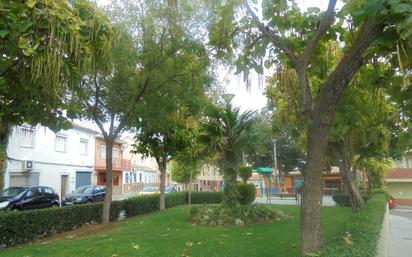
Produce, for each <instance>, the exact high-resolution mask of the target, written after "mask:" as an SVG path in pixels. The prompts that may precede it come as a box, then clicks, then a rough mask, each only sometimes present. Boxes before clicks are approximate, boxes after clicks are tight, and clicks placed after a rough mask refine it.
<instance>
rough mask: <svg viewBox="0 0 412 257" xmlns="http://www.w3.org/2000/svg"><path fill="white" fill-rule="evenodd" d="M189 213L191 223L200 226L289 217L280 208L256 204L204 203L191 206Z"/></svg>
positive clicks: (242, 223)
mask: <svg viewBox="0 0 412 257" xmlns="http://www.w3.org/2000/svg"><path fill="white" fill-rule="evenodd" d="M189 214H190V216H189V221H190V222H191V223H193V224H197V225H202V226H245V225H248V224H254V223H267V222H271V221H273V220H283V219H287V218H289V215H287V214H285V213H284V212H282V211H280V210H277V209H272V208H269V207H267V206H265V205H258V204H256V205H255V204H253V205H245V206H238V207H235V208H225V207H223V206H221V205H207V204H206V205H201V206H194V207H192V208H191V209H190V211H189Z"/></svg>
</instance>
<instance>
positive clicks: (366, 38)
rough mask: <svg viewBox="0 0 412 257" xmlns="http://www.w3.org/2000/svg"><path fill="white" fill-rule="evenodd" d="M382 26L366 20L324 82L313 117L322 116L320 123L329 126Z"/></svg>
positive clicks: (381, 31) (380, 32) (381, 30)
mask: <svg viewBox="0 0 412 257" xmlns="http://www.w3.org/2000/svg"><path fill="white" fill-rule="evenodd" d="M383 28H384V25H383V24H381V23H378V24H376V23H372V21H371V20H367V21H365V22H364V24H363V25H362V27H361V29H360V30H359V32H358V36H357V39H356V40H355V42H353V44H352V46H351V48H349V50H348V52H347V53H346V54H345V55H344V56H343V58H342V60H341V61H340V62H339V64H338V66H336V68H335V70H334V71H333V72H332V73H331V74H330V76H329V78H328V79H327V80H326V81H325V83H324V84H323V86H322V87H321V89H320V92H319V94H318V102H317V105H316V109H315V116H320V115H321V114H326V115H322V116H323V117H320V118H322V119H323V120H322V121H321V122H323V123H326V124H328V125H331V123H332V121H333V117H334V114H335V111H336V108H337V106H338V104H339V101H340V99H341V98H342V95H343V93H344V91H345V89H346V88H347V86H348V85H349V83H350V81H351V80H352V78H353V76H354V75H355V73H356V72H357V71H358V70H359V68H360V67H361V66H362V65H363V64H364V62H365V57H364V54H365V52H366V50H367V49H368V48H369V46H370V44H371V43H372V41H373V40H375V39H376V38H377V37H379V36H380V35H381V34H382V33H383Z"/></svg>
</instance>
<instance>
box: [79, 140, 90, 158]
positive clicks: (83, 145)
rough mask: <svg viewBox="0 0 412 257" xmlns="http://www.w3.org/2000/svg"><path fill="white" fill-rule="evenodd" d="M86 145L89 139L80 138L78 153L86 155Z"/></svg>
mask: <svg viewBox="0 0 412 257" xmlns="http://www.w3.org/2000/svg"><path fill="white" fill-rule="evenodd" d="M88 145H89V140H87V139H80V154H82V155H87V148H88Z"/></svg>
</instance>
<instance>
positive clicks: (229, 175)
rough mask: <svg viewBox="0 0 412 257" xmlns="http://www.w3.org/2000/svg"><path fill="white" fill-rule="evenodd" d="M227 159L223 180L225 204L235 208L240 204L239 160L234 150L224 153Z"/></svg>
mask: <svg viewBox="0 0 412 257" xmlns="http://www.w3.org/2000/svg"><path fill="white" fill-rule="evenodd" d="M224 156H225V157H224V158H225V160H224V161H223V162H224V164H223V180H224V181H225V185H224V188H223V205H224V206H225V207H228V208H233V207H236V206H237V205H238V198H239V197H238V194H239V193H238V191H237V160H236V154H235V153H234V151H230V150H229V151H226V152H225V153H224Z"/></svg>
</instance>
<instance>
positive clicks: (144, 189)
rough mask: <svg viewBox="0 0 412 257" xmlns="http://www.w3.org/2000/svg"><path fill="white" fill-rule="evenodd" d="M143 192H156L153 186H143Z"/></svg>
mask: <svg viewBox="0 0 412 257" xmlns="http://www.w3.org/2000/svg"><path fill="white" fill-rule="evenodd" d="M143 192H156V188H155V187H145V188H143Z"/></svg>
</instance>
